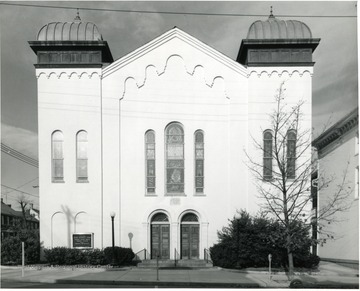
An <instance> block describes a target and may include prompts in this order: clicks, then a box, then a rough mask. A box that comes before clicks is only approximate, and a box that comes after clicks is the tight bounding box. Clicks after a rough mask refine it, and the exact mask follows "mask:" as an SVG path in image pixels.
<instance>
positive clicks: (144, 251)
mask: <svg viewBox="0 0 360 291" xmlns="http://www.w3.org/2000/svg"><path fill="white" fill-rule="evenodd" d="M144 254H145V260H146V249H144Z"/></svg>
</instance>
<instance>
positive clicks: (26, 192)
mask: <svg viewBox="0 0 360 291" xmlns="http://www.w3.org/2000/svg"><path fill="white" fill-rule="evenodd" d="M1 186H3V187H5V188H8V189H11V190H14V191H16V192H20V193H24V194H27V195H31V196H34V197H36V198H39V196H38V195H34V194H31V193H29V192H25V191H21V190H18V189H15V188H13V187H10V186H6V185H4V184H1ZM7 194H8V193H7Z"/></svg>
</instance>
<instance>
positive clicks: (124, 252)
mask: <svg viewBox="0 0 360 291" xmlns="http://www.w3.org/2000/svg"><path fill="white" fill-rule="evenodd" d="M104 255H105V260H106V261H107V263H108V264H112V263H113V261H112V259H113V250H112V247H107V248H105V249H104ZM114 256H115V259H114V264H115V265H116V266H125V265H130V264H131V262H132V260H133V258H134V257H135V254H134V252H133V251H132V250H131V249H129V248H122V247H114Z"/></svg>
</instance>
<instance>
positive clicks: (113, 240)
mask: <svg viewBox="0 0 360 291" xmlns="http://www.w3.org/2000/svg"><path fill="white" fill-rule="evenodd" d="M110 216H111V230H112V265H113V266H114V265H115V236H114V218H115V212H114V211H112V212H111V213H110Z"/></svg>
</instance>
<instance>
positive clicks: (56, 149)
mask: <svg viewBox="0 0 360 291" xmlns="http://www.w3.org/2000/svg"><path fill="white" fill-rule="evenodd" d="M63 143H64V136H63V133H62V132H61V131H60V130H57V131H54V132H53V133H52V135H51V158H52V162H51V168H52V181H53V182H62V181H64V153H63Z"/></svg>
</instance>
